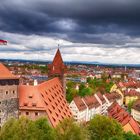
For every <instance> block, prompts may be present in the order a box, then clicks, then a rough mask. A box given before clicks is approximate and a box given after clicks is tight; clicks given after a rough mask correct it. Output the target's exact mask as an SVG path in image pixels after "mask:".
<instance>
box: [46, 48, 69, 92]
mask: <svg viewBox="0 0 140 140" xmlns="http://www.w3.org/2000/svg"><path fill="white" fill-rule="evenodd" d="M48 69H49V72H48V78H54V77H59V79H60V81H61V83H62V86H63V91H64V93H66V91H65V87H66V85H65V76H64V75H65V72H66V70H67V67H66V65H65V64H64V63H63V59H62V56H61V53H60V50H59V48H58V49H57V52H56V54H55V57H54V59H53V62H52V64H49V65H48Z"/></svg>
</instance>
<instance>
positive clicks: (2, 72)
mask: <svg viewBox="0 0 140 140" xmlns="http://www.w3.org/2000/svg"><path fill="white" fill-rule="evenodd" d="M15 78H17V77H16V76H15V75H13V74H12V73H11V72H10V71H9V70H8V68H6V67H5V66H4V65H3V64H2V63H0V79H15Z"/></svg>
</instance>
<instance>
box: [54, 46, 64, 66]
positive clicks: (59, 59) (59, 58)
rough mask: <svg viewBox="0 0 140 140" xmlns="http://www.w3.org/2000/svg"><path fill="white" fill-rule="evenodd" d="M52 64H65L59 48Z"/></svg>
mask: <svg viewBox="0 0 140 140" xmlns="http://www.w3.org/2000/svg"><path fill="white" fill-rule="evenodd" d="M52 64H53V65H57V66H60V65H64V63H63V59H62V56H61V53H60V50H59V48H58V49H57V52H56V54H55V57H54V59H53V62H52Z"/></svg>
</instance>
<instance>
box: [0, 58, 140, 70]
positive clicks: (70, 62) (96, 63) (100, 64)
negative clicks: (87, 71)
mask: <svg viewBox="0 0 140 140" xmlns="http://www.w3.org/2000/svg"><path fill="white" fill-rule="evenodd" d="M0 61H1V62H21V63H35V64H49V63H51V61H49V60H24V59H0ZM64 63H65V64H67V65H69V64H71V65H75V64H77V65H96V66H97V65H98V66H107V67H131V68H140V64H114V63H101V62H96V61H95V62H88V61H65V62H64Z"/></svg>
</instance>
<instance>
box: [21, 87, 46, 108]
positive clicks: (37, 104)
mask: <svg viewBox="0 0 140 140" xmlns="http://www.w3.org/2000/svg"><path fill="white" fill-rule="evenodd" d="M19 108H20V109H23V110H24V109H25V110H39V111H41V110H44V111H45V106H44V102H43V100H42V98H41V95H40V93H39V92H38V88H37V86H30V85H19Z"/></svg>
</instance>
